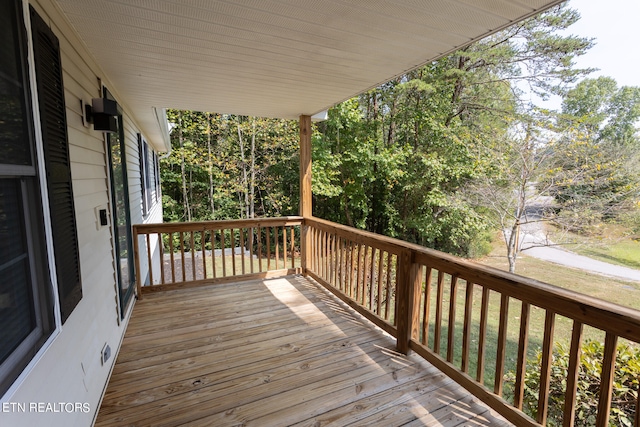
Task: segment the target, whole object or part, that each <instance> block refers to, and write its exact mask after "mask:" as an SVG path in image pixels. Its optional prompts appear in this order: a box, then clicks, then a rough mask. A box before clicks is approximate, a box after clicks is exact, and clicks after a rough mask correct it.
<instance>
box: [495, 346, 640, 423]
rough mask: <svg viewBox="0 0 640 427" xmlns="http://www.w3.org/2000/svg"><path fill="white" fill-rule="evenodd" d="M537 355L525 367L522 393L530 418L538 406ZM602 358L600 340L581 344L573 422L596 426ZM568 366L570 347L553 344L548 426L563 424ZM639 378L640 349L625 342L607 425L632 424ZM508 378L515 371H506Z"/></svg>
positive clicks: (539, 357)
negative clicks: (534, 359)
mask: <svg viewBox="0 0 640 427" xmlns="http://www.w3.org/2000/svg"><path fill="white" fill-rule="evenodd" d="M536 357H537V359H536V363H534V364H529V365H528V367H527V371H526V374H525V393H524V412H525V413H527V414H528V415H530V416H531V417H533V418H535V417H536V414H537V409H538V390H539V389H540V371H541V368H540V367H541V360H542V353H541V352H540V351H538V353H537V356H536ZM603 357H604V345H603V344H602V343H601V342H598V341H593V340H588V341H586V342H585V343H584V344H583V345H582V353H581V355H580V372H579V375H578V392H577V398H576V413H575V425H579V426H584V427H588V426H595V421H596V415H597V408H598V396H599V394H600V374H601V372H602V361H603ZM568 368H569V350H568V349H567V348H566V347H564V346H562V345H559V344H556V346H555V347H554V351H553V362H552V364H551V378H550V384H549V412H548V418H547V425H549V426H552V427H554V426H562V419H563V411H564V393H565V390H566V387H567V371H568ZM639 378H640V349H638V348H634V347H630V346H629V345H626V344H621V345H619V346H618V351H617V354H616V369H615V375H614V384H613V398H612V405H611V412H610V420H609V425H610V426H612V427H614V426H631V425H632V424H633V417H634V414H635V410H636V402H637V393H638V386H639V380H638V379H639ZM507 380H508V381H511V382H513V381H514V380H515V373H513V372H512V373H509V374H507Z"/></svg>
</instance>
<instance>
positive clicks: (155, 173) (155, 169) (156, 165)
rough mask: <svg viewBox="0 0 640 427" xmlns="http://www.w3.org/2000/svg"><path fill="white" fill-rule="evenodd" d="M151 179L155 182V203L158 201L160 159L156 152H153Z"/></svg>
mask: <svg viewBox="0 0 640 427" xmlns="http://www.w3.org/2000/svg"><path fill="white" fill-rule="evenodd" d="M153 179H154V181H155V190H156V202H158V201H159V200H160V159H159V158H158V155H157V154H156V152H155V151H154V152H153Z"/></svg>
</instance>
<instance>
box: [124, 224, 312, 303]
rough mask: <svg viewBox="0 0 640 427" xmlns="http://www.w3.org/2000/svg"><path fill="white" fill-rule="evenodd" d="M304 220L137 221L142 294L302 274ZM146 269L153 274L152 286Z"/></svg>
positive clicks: (139, 292)
mask: <svg viewBox="0 0 640 427" xmlns="http://www.w3.org/2000/svg"><path fill="white" fill-rule="evenodd" d="M301 224H302V218H301V217H285V218H259V219H247V220H233V221H205V222H189V223H163V224H138V225H134V226H133V234H134V239H133V241H134V252H135V262H136V275H137V280H136V283H137V286H138V297H139V298H141V297H142V295H143V294H144V293H147V292H154V291H160V290H167V289H171V288H181V287H189V286H197V285H200V284H202V283H219V282H230V281H236V280H242V279H250V278H266V277H274V276H278V275H286V274H295V273H300V272H301V268H300V226H301ZM141 267H144V268H142V269H141ZM141 271H146V272H147V273H148V281H147V283H146V286H144V285H145V283H144V282H145V281H146V280H145V278H143V277H141V276H142V275H141V274H140V273H141Z"/></svg>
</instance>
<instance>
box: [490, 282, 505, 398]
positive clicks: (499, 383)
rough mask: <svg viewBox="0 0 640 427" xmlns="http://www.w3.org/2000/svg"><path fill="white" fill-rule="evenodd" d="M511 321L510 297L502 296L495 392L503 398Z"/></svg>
mask: <svg viewBox="0 0 640 427" xmlns="http://www.w3.org/2000/svg"><path fill="white" fill-rule="evenodd" d="M508 320H509V296H508V295H505V294H502V295H501V296H500V324H499V326H498V350H497V354H496V376H495V383H494V386H493V392H494V393H495V394H497V395H498V396H502V389H503V381H504V361H505V356H506V353H507V322H508Z"/></svg>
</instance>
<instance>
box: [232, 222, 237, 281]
mask: <svg viewBox="0 0 640 427" xmlns="http://www.w3.org/2000/svg"><path fill="white" fill-rule="evenodd" d="M231 270H232V272H231V275H232V276H235V275H236V233H235V231H234V229H233V228H232V229H231Z"/></svg>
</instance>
